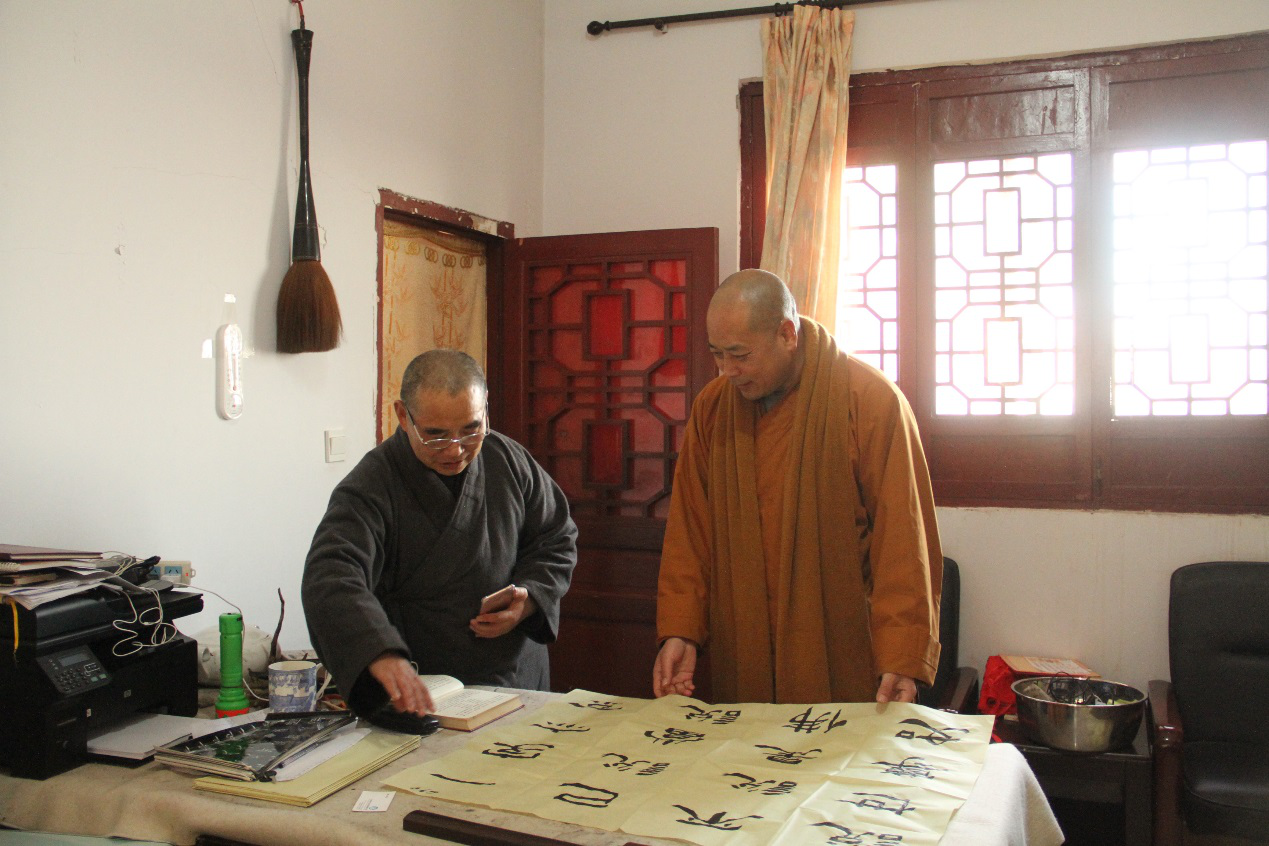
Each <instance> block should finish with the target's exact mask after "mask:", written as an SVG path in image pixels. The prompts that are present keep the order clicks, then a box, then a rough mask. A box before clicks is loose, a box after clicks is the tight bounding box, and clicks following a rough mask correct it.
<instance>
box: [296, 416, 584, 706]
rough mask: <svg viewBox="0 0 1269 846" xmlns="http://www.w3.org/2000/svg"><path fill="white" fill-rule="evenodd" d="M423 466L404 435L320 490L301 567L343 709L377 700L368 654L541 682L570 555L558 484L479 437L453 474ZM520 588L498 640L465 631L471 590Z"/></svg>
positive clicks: (429, 667)
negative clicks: (521, 609)
mask: <svg viewBox="0 0 1269 846" xmlns="http://www.w3.org/2000/svg"><path fill="white" fill-rule="evenodd" d="M450 483H451V484H453V485H454V486H455V487H456V488H457V495H455V494H454V493H451V492H450V487H449V486H448V485H447V484H446V482H445V481H444V477H442V476H441V475H440V474H438V473H436V472H434V471H433V470H431V469H429V468H428V467H426V466H424V465H423V463H422V462H420V461H419V460H418V459H417V458H416V457H415V456H414V453H413V451H412V450H411V448H410V442H409V440H408V438H407V436H406V433H405V432H404V431H403V430H401V429H398V430H397V432H396V434H395V435H393V436H392V437H391V438H389V439H388V440H386V441H384V442H383V443H382V444H380V445H379V446H377V447H376V448H375V449H373V450H371V451H370V452H369V453H367V454H366V456H365V457H364V458H363V459H362V460H361V461H360V462H359V463H358V464H357V466H356V467H354V468H353V470H352V472H351V473H349V474H348V476H347V477H346V478H345V479H344V480H343V481H342V482H340V484H339V485H338V486H337V487H336V488H335V490H334V492H333V493H332V494H331V498H330V504H329V506H328V507H327V509H326V515H325V516H324V517H323V518H322V522H321V524H320V525H319V526H318V527H317V532H316V534H315V535H314V537H313V545H312V548H311V549H310V550H309V554H308V559H307V561H306V562H305V564H304V580H303V589H302V596H303V602H304V614H305V617H306V618H307V620H308V629H309V634H310V636H311V637H312V640H313V646H314V648H316V650H317V654H318V656H319V658H320V659H321V660H322V662H323V663H324V664H325V665H326V667H327V669H328V670H329V671H330V672H331V674H332V675H333V677H334V680H335V683H336V684H337V685H338V686H339V689H340V690H341V691H342V692H343V693H344V695H345V696H346V697H348V700H349V704H350V705H351V706H352V707H353V708H354V710H357V711H360V712H363V713H364V712H365V711H367V710H369V709H372V708H374V707H375V706H376V705H378V704H380V703H382V702H384V701H385V700H386V699H387V696H386V694H385V693H384V691H383V688H382V687H381V686H380V685H379V683H378V682H377V681H376V680H375V679H374V678H373V677H372V676H371V675H370V674H369V673H368V672H366V668H367V667H368V666H369V664H370V662H371V661H372V660H374V659H375V658H376V657H378V656H379V655H380V654H382V653H383V652H384V651H386V650H396V651H398V652H400V653H402V654H403V655H405V656H407V657H408V658H409V659H410V660H412V661H414V662H415V663H416V664H417V665H418V669H419V672H420V673H423V674H429V673H443V674H445V675H450V676H454V677H455V678H458V679H460V680H461V681H462V682H463V683H464V684H486V685H496V686H504V687H519V688H527V689H531V690H547V689H549V682H550V672H549V665H548V658H547V649H546V644H547V643H550V642H551V641H553V640H555V636H556V632H557V630H558V626H559V609H560V599H561V597H563V595H564V592H565V591H567V590H568V585H569V581H570V579H571V577H572V572H573V566H574V565H575V564H576V562H577V543H576V542H577V528H576V526H574V525H573V521H572V519H571V518H570V517H569V511H568V502H567V500H566V499H565V497H564V492H563V491H561V490H560V488H559V486H558V485H557V484H555V482H554V480H552V479H551V477H550V476H548V475H547V473H546V471H545V470H543V469H542V467H541V466H539V465H538V463H537V462H536V461H534V460H533V458H532V457H531V456H530V455H529V453H528V451H527V450H525V449H524V447H522V446H520V445H519V444H518V443H516V442H515V441H513V440H511V439H509V438H507V437H505V436H503V435H500V434H498V433H497V432H490V433H489V435H488V436H487V437H486V438H485V441H484V446H483V447H482V449H481V451H480V453H479V455H477V456H476V458H475V460H474V461H472V463H471V464H470V465H469V466H468V467H467V469H466V470H465V471H464V472H463V473H462V474H461V478H455V477H451V478H450ZM508 584H516V585H520V586H521V587H524V588H526V589H528V591H529V595H530V596H531V597H533V601H534V603H535V604H536V605H537V612H536V613H535V614H533V615H532V616H531V617H529V618H527V619H525V620H523V621H521V623H520V625H519V626H517V627H516V628H515V629H513V630H512V631H510V632H508V633H507V634H505V635H503V636H501V637H497V638H478V637H476V636H475V635H474V634H473V633H472V631H471V630H470V629H469V628H468V626H467V624H468V622H469V621H470V620H471V619H472V618H473V617H475V616H476V614H477V611H478V609H479V607H480V600H481V597H483V596H485V595H486V594H489V593H492V592H494V591H495V590H497V589H499V588H501V587H504V586H506V585H508Z"/></svg>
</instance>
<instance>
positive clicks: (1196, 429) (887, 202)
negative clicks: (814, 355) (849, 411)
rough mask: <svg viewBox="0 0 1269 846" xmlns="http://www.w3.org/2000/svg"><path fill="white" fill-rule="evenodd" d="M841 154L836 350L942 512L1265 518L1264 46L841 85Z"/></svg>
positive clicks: (1268, 116)
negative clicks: (1057, 510) (928, 480)
mask: <svg viewBox="0 0 1269 846" xmlns="http://www.w3.org/2000/svg"><path fill="white" fill-rule="evenodd" d="M741 93H742V97H741V103H742V132H741V148H742V186H741V201H742V225H741V266H742V267H749V266H755V265H756V264H757V257H758V256H759V255H760V253H761V227H762V219H763V212H764V205H765V200H764V191H765V185H764V184H763V182H762V180H763V179H764V174H765V168H764V167H763V166H761V163H762V162H763V161H764V159H765V143H764V139H763V138H762V91H761V83H749V84H746V85H745V86H744V87H742V92H741ZM848 158H849V161H848V167H847V168H846V171H845V173H843V175H842V178H843V191H842V194H843V205H844V207H843V233H842V237H843V241H842V273H841V277H840V286H841V287H840V289H839V295H838V302H839V314H838V323H837V326H836V327H835V330H836V333H837V335H838V337H839V339H841V340H842V341H843V343H844V344H845V345H846V346H847V347H849V348H851V349H853V351H854V353H855V354H856V355H858V356H859V357H861V358H863V359H864V360H866V361H869V362H870V363H872V364H874V365H875V366H877V367H879V368H881V369H882V370H883V371H885V372H886V373H887V374H888V375H890V376H891V378H893V379H895V381H897V382H898V383H899V385H900V387H902V388H903V390H904V392H905V394H907V396H908V398H909V400H910V401H911V403H912V405H913V408H914V410H915V411H916V413H917V415H918V419H919V422H920V425H921V431H922V438H923V440H924V442H925V445H926V451H927V455H928V457H929V461H930V467H931V474H932V476H933V478H934V483H935V492H936V496H937V497H938V501H939V502H940V503H941V504H944V505H1016V506H1027V507H1074V508H1125V509H1157V510H1172V511H1206V512H1255V513H1269V252H1267V251H1269V243H1267V242H1269V211H1267V208H1266V195H1267V193H1269V189H1267V187H1266V182H1267V175H1269V174H1267V163H1269V34H1265V33H1262V34H1257V35H1251V36H1245V37H1240V38H1233V39H1223V40H1218V41H1209V42H1197V43H1188V44H1177V45H1167V46H1160V47H1151V48H1143V49H1136V50H1124V51H1117V52H1115V53H1103V54H1093V55H1084V56H1076V57H1067V58H1058V59H1038V60H1028V61H1022V62H1010V63H1003V64H995V65H979V66H965V67H954V68H933V69H924V70H919V71H895V72H886V73H876V74H860V75H856V76H854V77H852V80H851V116H850V139H849V153H848Z"/></svg>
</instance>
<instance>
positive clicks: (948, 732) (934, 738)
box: [895, 717, 969, 746]
mask: <svg viewBox="0 0 1269 846" xmlns="http://www.w3.org/2000/svg"><path fill="white" fill-rule="evenodd" d="M899 722H900V723H906V724H907V725H914V726H921V728H924V729H929V731H930V734H922V735H918V734H917V733H916V732H915V731H914V730H912V729H903V730H902V731H900V732H898V733H897V734H895V737H901V738H903V739H904V740H924V741H926V742H927V743H929V744H931V745H932V746H941V745H943V744H944V743H955V742H956V741H958V740H960V739H961V737H958V736H957V735H960V736H964V735H967V734H969V729H967V728H947V727H945V726H932V725H930V724H929V723H927V722H926V721H925V720H918V719H917V718H916V717H911V718H909V719H906V720H900V721H899Z"/></svg>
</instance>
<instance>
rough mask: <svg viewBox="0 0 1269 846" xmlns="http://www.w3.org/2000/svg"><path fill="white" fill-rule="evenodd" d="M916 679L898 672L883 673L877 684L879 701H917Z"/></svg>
mask: <svg viewBox="0 0 1269 846" xmlns="http://www.w3.org/2000/svg"><path fill="white" fill-rule="evenodd" d="M916 696H917V687H916V680H915V679H913V678H912V677H911V676H901V675H899V674H898V673H883V674H882V676H881V684H880V685H878V686H877V701H878V702H882V703H885V702H916Z"/></svg>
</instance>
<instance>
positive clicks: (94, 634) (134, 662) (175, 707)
mask: <svg viewBox="0 0 1269 846" xmlns="http://www.w3.org/2000/svg"><path fill="white" fill-rule="evenodd" d="M129 599H131V602H129ZM202 608H203V596H202V594H201V593H198V592H197V591H192V590H176V589H169V590H163V591H159V592H157V595H156V593H155V592H152V591H133V592H131V593H128V594H126V595H125V593H124V592H121V591H117V590H113V589H111V588H107V587H98V588H94V589H92V590H90V591H87V592H84V593H79V594H75V595H73V596H68V597H64V598H62V599H57V600H54V601H52V602H47V603H45V604H43V605H39V606H37V607H35V608H33V609H26V608H23V607H21V606H18V605H13V604H4V605H0V767H3V768H6V769H7V770H8V771H9V772H10V774H12V775H15V776H19V777H23V778H37V779H43V778H48V777H49V776H52V775H56V774H57V773H60V772H65V771H66V770H69V769H71V768H73V767H76V766H78V765H79V764H82V763H83V762H84V761H85V760H87V758H88V749H87V741H88V735H89V733H90V732H92V731H94V730H97V729H100V728H105V727H107V726H109V725H110V724H112V723H114V722H117V721H118V720H120V719H122V718H124V717H127V716H129V715H131V714H134V713H137V712H140V711H149V712H155V713H167V714H175V715H177V716H183V717H192V716H194V715H195V714H197V712H198V644H197V642H196V641H194V640H193V639H192V638H189V637H187V636H185V635H183V634H181V633H180V632H178V631H176V630H175V629H174V628H164V629H162V633H163V635H162V636H161V637H160V638H158V640H162V639H163V637H166V638H167V639H166V640H165V641H164V642H162V643H161V644H160V645H157V646H150V645H143V644H149V643H151V642H152V635H153V634H154V629H155V628H156V626H157V625H158V624H159V621H160V620H161V622H163V623H167V624H169V625H170V623H171V621H172V620H174V619H176V618H177V617H183V616H187V615H189V614H194V613H197V612H198V611H201V610H202ZM15 616H16V626H15V620H14V618H15Z"/></svg>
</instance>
